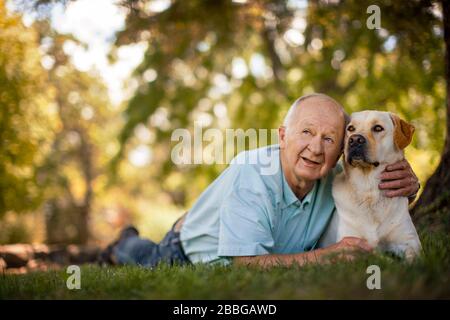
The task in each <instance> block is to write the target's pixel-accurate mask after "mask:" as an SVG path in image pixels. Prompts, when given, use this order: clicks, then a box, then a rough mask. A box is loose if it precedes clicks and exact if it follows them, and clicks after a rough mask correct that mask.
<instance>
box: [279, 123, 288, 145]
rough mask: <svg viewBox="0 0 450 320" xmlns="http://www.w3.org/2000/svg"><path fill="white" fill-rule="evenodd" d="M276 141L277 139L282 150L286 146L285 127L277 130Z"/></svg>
mask: <svg viewBox="0 0 450 320" xmlns="http://www.w3.org/2000/svg"><path fill="white" fill-rule="evenodd" d="M278 139H279V144H280V148H281V149H284V148H285V146H286V127H285V126H281V127H279V128H278Z"/></svg>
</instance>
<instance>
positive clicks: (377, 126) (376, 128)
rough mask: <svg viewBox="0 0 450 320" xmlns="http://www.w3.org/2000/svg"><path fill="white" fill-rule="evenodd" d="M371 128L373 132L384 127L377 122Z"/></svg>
mask: <svg viewBox="0 0 450 320" xmlns="http://www.w3.org/2000/svg"><path fill="white" fill-rule="evenodd" d="M372 130H373V131H375V132H381V131H383V130H384V128H383V127H382V126H380V125H379V124H377V125H375V126H373V128H372Z"/></svg>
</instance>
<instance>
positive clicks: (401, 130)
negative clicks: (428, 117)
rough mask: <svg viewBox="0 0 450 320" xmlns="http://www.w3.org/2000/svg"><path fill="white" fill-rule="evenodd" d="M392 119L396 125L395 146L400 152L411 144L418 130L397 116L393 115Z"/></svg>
mask: <svg viewBox="0 0 450 320" xmlns="http://www.w3.org/2000/svg"><path fill="white" fill-rule="evenodd" d="M391 119H392V122H393V123H394V144H395V145H396V146H397V148H399V149H400V150H402V149H405V148H406V146H407V145H408V144H410V143H411V140H412V137H413V134H414V130H415V129H416V128H415V127H414V126H413V125H412V124H410V123H408V122H406V121H405V120H403V119H400V117H399V116H397V115H396V114H393V113H391Z"/></svg>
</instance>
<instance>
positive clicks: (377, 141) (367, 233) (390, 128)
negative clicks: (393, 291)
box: [320, 111, 421, 260]
mask: <svg viewBox="0 0 450 320" xmlns="http://www.w3.org/2000/svg"><path fill="white" fill-rule="evenodd" d="M413 133H414V127H413V126H412V125H411V124H409V123H407V122H406V121H404V120H402V119H400V118H399V117H398V116H397V115H395V114H392V113H389V112H380V111H362V112H356V113H353V114H352V116H351V121H350V123H349V124H348V125H347V128H346V134H345V149H344V159H343V167H344V170H343V172H342V173H340V174H338V175H337V176H336V178H335V180H334V182H333V198H334V201H335V204H336V213H335V214H334V215H333V217H332V218H331V221H330V223H329V225H328V228H327V230H326V232H325V234H324V235H323V237H322V239H321V242H320V246H321V247H325V246H328V245H330V244H333V243H336V242H339V241H340V240H341V239H342V238H344V237H346V236H354V237H359V238H364V239H366V240H367V241H368V243H369V244H370V245H371V246H373V247H378V248H379V249H381V250H383V251H390V252H393V253H395V254H398V255H403V256H405V257H406V258H407V259H408V260H411V259H412V258H414V257H415V256H416V255H417V254H418V253H419V252H420V250H421V244H420V240H419V237H418V235H417V232H416V229H415V227H414V225H413V223H412V221H411V217H410V215H409V212H408V199H407V198H403V197H402V198H400V197H396V198H388V197H385V196H384V195H383V193H382V191H381V190H379V189H378V184H379V183H380V179H379V176H380V174H381V172H382V171H384V169H385V167H386V166H387V165H388V164H392V163H394V162H397V161H399V160H402V159H403V158H404V153H403V149H404V148H405V147H406V146H407V145H408V144H409V143H410V142H411V139H412V135H413Z"/></svg>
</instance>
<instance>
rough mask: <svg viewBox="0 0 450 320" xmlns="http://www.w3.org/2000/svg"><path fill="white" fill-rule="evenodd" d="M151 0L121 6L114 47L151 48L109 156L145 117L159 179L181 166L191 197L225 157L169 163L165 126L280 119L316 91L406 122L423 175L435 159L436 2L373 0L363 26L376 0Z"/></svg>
mask: <svg viewBox="0 0 450 320" xmlns="http://www.w3.org/2000/svg"><path fill="white" fill-rule="evenodd" d="M150 3H151V2H148V1H139V0H136V1H123V5H124V6H127V7H128V8H129V13H128V16H127V23H126V28H125V29H124V30H123V31H122V32H120V33H119V34H118V38H117V41H116V45H117V46H120V45H123V44H130V43H137V42H140V43H146V44H147V52H146V55H145V59H144V61H143V62H142V64H141V65H140V66H139V67H138V69H137V70H136V71H135V74H134V77H135V79H136V80H137V82H138V87H137V90H136V94H135V96H134V97H133V98H132V99H131V101H130V102H129V104H128V108H127V110H126V112H125V115H126V124H125V126H124V128H123V130H122V133H121V135H120V143H121V150H120V151H119V153H118V155H117V157H116V159H115V161H114V164H116V165H117V163H118V161H119V159H120V157H121V156H122V155H123V154H124V153H125V151H126V146H127V141H128V139H130V137H133V136H134V134H135V132H134V129H135V128H136V126H137V125H139V124H144V125H146V126H148V127H149V128H150V130H152V131H153V132H154V133H155V135H156V140H155V142H154V143H153V144H152V146H151V147H152V148H153V149H154V150H156V152H157V153H159V154H161V155H162V156H161V158H160V160H161V161H160V162H158V163H153V164H152V165H154V166H158V167H160V168H161V170H160V171H159V172H160V174H158V176H157V178H158V179H160V180H162V181H163V185H165V184H168V185H170V181H169V180H170V179H171V177H172V176H173V172H174V171H178V172H180V171H181V172H182V174H183V177H184V178H183V182H182V183H178V184H177V185H176V188H177V189H178V190H180V189H182V190H184V191H185V192H188V193H189V194H190V197H188V198H189V199H195V198H196V196H197V195H198V193H199V192H200V191H201V190H202V189H203V188H204V187H205V185H207V184H208V182H209V181H211V180H212V179H213V178H215V177H216V176H217V174H218V173H219V172H220V171H221V170H222V169H223V167H222V166H218V165H216V166H206V165H202V166H194V165H193V166H189V167H176V166H175V165H174V164H173V163H171V161H170V157H169V156H170V147H171V144H170V134H171V132H172V130H173V129H175V128H188V129H192V124H193V122H194V121H196V120H201V119H206V121H204V127H205V128H208V127H217V128H222V129H223V128H227V127H231V128H243V129H247V128H256V129H258V128H277V127H278V125H279V124H280V123H281V119H282V117H283V115H284V113H285V112H286V110H287V108H288V106H289V105H290V104H291V103H292V102H293V101H294V100H295V98H297V97H298V96H301V95H303V94H306V93H309V92H312V91H317V92H324V93H327V94H329V95H331V96H333V97H335V98H336V99H337V100H338V101H341V102H342V103H343V105H344V106H345V108H346V109H347V111H348V112H353V111H358V110H361V109H367V108H369V109H379V110H388V111H392V112H396V113H398V114H400V115H401V116H402V117H403V118H405V119H407V120H410V121H412V122H413V124H414V125H415V126H416V127H417V134H416V138H415V140H414V143H413V145H412V146H411V147H410V149H409V151H408V156H409V157H410V159H411V161H412V163H413V166H414V168H415V170H416V172H417V173H418V175H419V177H420V178H421V179H422V182H424V181H425V179H426V178H427V177H428V176H429V175H430V174H431V172H432V170H433V169H434V167H435V166H436V165H437V161H438V160H439V152H440V150H441V149H442V145H443V142H444V137H445V135H444V132H445V130H444V129H445V126H444V125H445V121H444V119H445V103H444V102H445V79H444V74H443V64H444V47H443V41H442V23H441V18H440V16H439V10H440V9H439V7H438V5H437V4H434V3H433V2H430V1H409V2H403V1H402V2H396V1H383V2H377V3H376V4H377V5H379V6H380V8H381V26H382V29H380V30H369V29H368V28H366V20H367V18H368V17H369V14H367V11H366V9H367V7H368V6H369V5H371V4H374V3H373V1H356V0H355V1H337V2H324V1H309V3H308V6H307V8H299V7H296V6H295V5H293V3H294V2H289V1H288V2H285V1H248V2H247V3H245V4H238V3H233V2H231V1H225V0H222V1H172V2H171V6H170V7H169V8H168V9H167V10H164V11H162V12H152V11H151V6H149V4H150ZM411 17H414V19H411ZM299 33H300V35H299ZM292 34H294V35H295V36H294V37H293V36H292ZM239 66H240V67H241V69H240V70H237V69H239ZM222 106H226V112H225V113H224V112H218V110H219V111H220V109H221V107H222ZM158 120H159V121H158ZM415 159H417V162H415ZM430 164H431V166H430ZM205 177H206V179H207V181H206V182H205V183H203V182H199V183H197V184H194V185H193V184H192V183H191V181H192V180H193V179H195V180H197V181H202V179H205ZM169 189H170V188H169Z"/></svg>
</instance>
